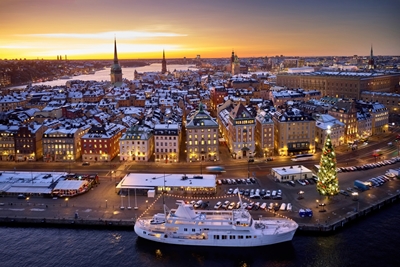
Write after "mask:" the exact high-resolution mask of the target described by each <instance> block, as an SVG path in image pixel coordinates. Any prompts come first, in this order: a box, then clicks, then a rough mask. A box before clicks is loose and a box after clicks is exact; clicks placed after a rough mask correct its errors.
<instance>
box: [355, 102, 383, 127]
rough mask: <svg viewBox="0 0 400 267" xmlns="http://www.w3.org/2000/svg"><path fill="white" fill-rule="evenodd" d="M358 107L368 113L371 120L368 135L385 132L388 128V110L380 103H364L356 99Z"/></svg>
mask: <svg viewBox="0 0 400 267" xmlns="http://www.w3.org/2000/svg"><path fill="white" fill-rule="evenodd" d="M356 106H357V107H359V109H361V110H363V111H364V112H365V113H368V115H369V117H370V120H371V127H370V135H377V134H381V133H387V132H388V130H389V110H388V108H386V107H385V105H384V104H381V103H377V102H375V103H365V102H364V101H358V102H357V104H356Z"/></svg>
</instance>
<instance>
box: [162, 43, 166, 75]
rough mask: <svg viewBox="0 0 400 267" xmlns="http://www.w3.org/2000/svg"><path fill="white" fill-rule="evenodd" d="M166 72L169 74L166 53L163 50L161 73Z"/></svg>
mask: <svg viewBox="0 0 400 267" xmlns="http://www.w3.org/2000/svg"><path fill="white" fill-rule="evenodd" d="M166 72H167V61H166V60H165V51H164V49H163V52H162V61H161V73H162V74H164V73H166Z"/></svg>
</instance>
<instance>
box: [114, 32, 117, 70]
mask: <svg viewBox="0 0 400 267" xmlns="http://www.w3.org/2000/svg"><path fill="white" fill-rule="evenodd" d="M114 64H118V54H117V38H115V37H114Z"/></svg>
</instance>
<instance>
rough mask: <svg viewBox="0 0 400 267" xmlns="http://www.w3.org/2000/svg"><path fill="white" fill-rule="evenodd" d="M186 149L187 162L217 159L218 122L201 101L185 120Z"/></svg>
mask: <svg viewBox="0 0 400 267" xmlns="http://www.w3.org/2000/svg"><path fill="white" fill-rule="evenodd" d="M186 151H187V152H186V154H187V158H186V160H187V161H188V162H193V161H216V160H219V142H218V123H217V122H216V120H215V119H214V118H212V117H211V116H210V114H209V113H208V112H206V111H205V110H204V109H203V104H202V103H200V105H199V110H198V111H196V112H195V113H194V114H193V116H191V117H190V118H188V120H187V123H186Z"/></svg>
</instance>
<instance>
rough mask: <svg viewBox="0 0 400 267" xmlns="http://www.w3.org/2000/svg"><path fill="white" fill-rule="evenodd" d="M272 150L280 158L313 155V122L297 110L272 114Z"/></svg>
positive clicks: (283, 110) (290, 109)
mask: <svg viewBox="0 0 400 267" xmlns="http://www.w3.org/2000/svg"><path fill="white" fill-rule="evenodd" d="M272 120H273V121H274V130H275V133H274V149H275V151H276V152H277V153H278V155H280V156H291V155H296V154H313V153H315V121H314V119H312V118H311V117H310V116H308V115H307V114H305V113H304V112H302V111H300V110H299V109H297V108H291V107H286V109H283V108H282V109H279V110H277V111H275V112H274V113H273V116H272Z"/></svg>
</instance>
